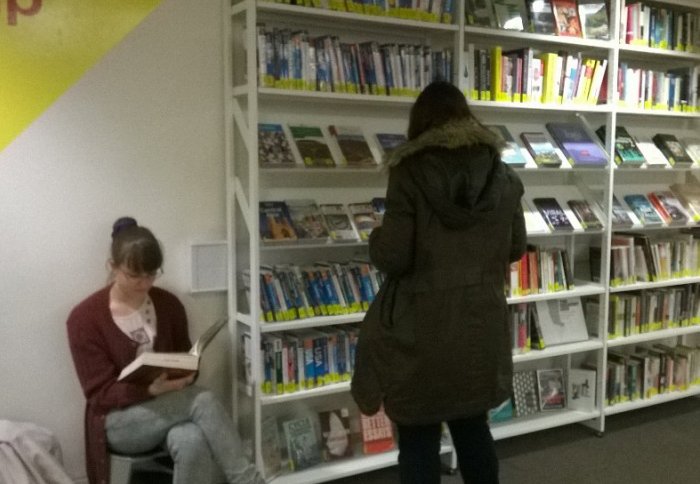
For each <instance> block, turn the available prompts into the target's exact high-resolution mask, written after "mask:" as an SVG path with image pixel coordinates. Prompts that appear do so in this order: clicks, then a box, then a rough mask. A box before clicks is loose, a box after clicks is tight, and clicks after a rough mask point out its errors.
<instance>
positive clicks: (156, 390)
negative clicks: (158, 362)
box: [148, 373, 195, 397]
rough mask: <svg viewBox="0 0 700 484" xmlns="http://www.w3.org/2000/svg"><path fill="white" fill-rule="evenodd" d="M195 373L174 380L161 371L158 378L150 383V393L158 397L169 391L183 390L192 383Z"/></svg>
mask: <svg viewBox="0 0 700 484" xmlns="http://www.w3.org/2000/svg"><path fill="white" fill-rule="evenodd" d="M194 376H195V374H194V373H193V374H191V375H189V376H185V377H182V378H175V379H173V380H168V374H167V373H161V374H160V376H159V377H158V378H156V379H155V380H153V383H151V384H150V385H148V393H150V394H151V395H153V396H154V397H157V396H158V395H162V394H164V393H168V392H174V391H176V390H182V389H183V388H185V387H186V386H188V385H191V384H192V382H193V381H194Z"/></svg>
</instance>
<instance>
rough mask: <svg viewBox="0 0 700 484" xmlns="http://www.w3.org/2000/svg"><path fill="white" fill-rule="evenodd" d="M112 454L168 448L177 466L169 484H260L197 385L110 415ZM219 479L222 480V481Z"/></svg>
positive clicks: (220, 413) (228, 425)
mask: <svg viewBox="0 0 700 484" xmlns="http://www.w3.org/2000/svg"><path fill="white" fill-rule="evenodd" d="M105 429H106V431H107V441H108V442H109V446H110V448H111V449H112V450H114V451H116V452H120V453H125V454H136V453H142V452H148V451H150V450H153V449H155V448H156V447H158V446H160V445H163V444H166V445H167V448H168V451H169V452H170V455H171V456H172V458H173V462H174V463H175V469H174V475H173V484H192V483H193V482H198V483H199V482H201V483H211V482H215V479H219V481H220V480H221V479H220V477H223V479H224V480H225V481H226V482H228V483H229V484H251V483H256V484H257V483H262V482H264V481H263V480H262V478H261V477H260V476H259V475H258V473H257V471H256V469H255V466H254V465H253V464H251V463H250V462H249V461H248V459H247V458H245V457H244V456H243V449H242V447H241V440H240V437H239V436H238V432H237V431H236V429H235V428H234V425H233V422H232V421H231V419H230V418H229V416H228V414H227V413H226V410H225V409H224V407H223V405H221V403H220V402H219V401H218V400H217V399H216V397H214V395H213V394H212V393H211V392H209V391H208V390H204V389H202V388H200V387H197V386H195V385H190V386H189V387H187V388H185V389H183V390H180V391H174V392H169V393H165V394H163V395H160V396H158V397H156V398H154V399H152V400H148V401H146V402H143V403H139V404H135V405H131V406H129V407H126V408H124V409H120V410H113V411H111V412H110V413H109V414H108V415H107V419H106V421H105ZM222 473H223V476H222Z"/></svg>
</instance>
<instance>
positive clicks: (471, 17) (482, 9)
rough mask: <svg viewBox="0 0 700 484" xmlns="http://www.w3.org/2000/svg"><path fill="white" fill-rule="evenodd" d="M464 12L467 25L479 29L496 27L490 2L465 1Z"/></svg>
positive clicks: (485, 0)
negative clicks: (478, 27) (476, 26)
mask: <svg viewBox="0 0 700 484" xmlns="http://www.w3.org/2000/svg"><path fill="white" fill-rule="evenodd" d="M465 10H466V12H465V13H466V18H467V24H469V25H478V26H480V27H495V26H496V19H495V17H494V11H493V4H492V3H491V0H467V2H466V4H465Z"/></svg>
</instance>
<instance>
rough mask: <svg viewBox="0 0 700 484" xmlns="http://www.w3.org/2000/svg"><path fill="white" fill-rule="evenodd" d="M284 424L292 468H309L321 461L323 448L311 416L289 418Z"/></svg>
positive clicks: (296, 469)
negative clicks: (319, 442) (320, 445)
mask: <svg viewBox="0 0 700 484" xmlns="http://www.w3.org/2000/svg"><path fill="white" fill-rule="evenodd" d="M282 426H283V428H284V436H285V438H286V441H287V452H288V455H289V467H290V469H291V470H293V471H298V470H302V469H308V468H309V467H312V466H315V465H317V464H320V463H321V449H320V447H319V444H318V438H317V436H316V429H315V428H314V423H313V420H312V419H311V417H309V416H305V417H300V418H295V419H292V420H287V421H285V422H284V423H283V424H282Z"/></svg>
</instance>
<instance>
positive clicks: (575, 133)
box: [546, 122, 608, 166]
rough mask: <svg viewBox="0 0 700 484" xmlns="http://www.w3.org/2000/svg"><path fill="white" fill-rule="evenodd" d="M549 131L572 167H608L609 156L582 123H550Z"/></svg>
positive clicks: (548, 125) (548, 124)
mask: <svg viewBox="0 0 700 484" xmlns="http://www.w3.org/2000/svg"><path fill="white" fill-rule="evenodd" d="M546 127H547V130H548V131H549V133H550V134H551V135H552V137H553V138H554V141H556V142H557V144H558V145H559V147H560V148H561V150H562V151H563V152H564V156H566V158H567V159H568V160H569V163H571V165H572V166H606V165H607V164H608V155H607V154H606V153H605V150H604V149H603V148H602V147H601V146H600V145H599V144H598V142H597V141H596V140H594V139H593V137H592V136H590V135H589V134H588V132H587V131H586V129H585V128H584V127H583V125H582V124H581V123H566V122H550V123H547V124H546Z"/></svg>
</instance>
